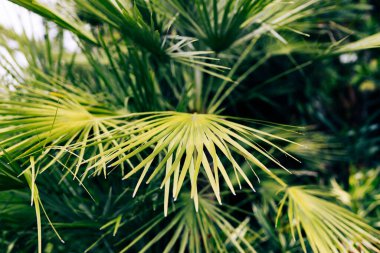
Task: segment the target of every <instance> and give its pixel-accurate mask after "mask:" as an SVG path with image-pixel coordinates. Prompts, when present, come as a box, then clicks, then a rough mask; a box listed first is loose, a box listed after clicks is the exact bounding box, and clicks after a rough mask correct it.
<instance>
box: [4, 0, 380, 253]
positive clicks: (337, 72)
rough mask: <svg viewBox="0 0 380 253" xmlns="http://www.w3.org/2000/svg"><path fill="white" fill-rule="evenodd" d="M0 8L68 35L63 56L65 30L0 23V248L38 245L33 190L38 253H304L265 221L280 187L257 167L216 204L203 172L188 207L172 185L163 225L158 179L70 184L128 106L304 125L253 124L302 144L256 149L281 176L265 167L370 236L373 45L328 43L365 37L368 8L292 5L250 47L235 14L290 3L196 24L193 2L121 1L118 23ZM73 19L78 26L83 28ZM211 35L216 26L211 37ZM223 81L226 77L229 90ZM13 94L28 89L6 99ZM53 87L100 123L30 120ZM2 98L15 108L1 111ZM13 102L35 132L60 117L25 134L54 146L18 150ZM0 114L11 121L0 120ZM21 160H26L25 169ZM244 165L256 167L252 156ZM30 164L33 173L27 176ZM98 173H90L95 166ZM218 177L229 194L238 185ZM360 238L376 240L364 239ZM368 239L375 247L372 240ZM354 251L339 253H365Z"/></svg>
mask: <svg viewBox="0 0 380 253" xmlns="http://www.w3.org/2000/svg"><path fill="white" fill-rule="evenodd" d="M12 2H15V3H17V4H19V5H21V6H24V7H26V8H28V9H30V10H32V11H33V12H36V13H38V14H40V15H42V16H44V17H47V18H48V19H50V20H53V21H54V22H55V23H57V24H58V25H59V26H61V27H63V28H65V29H68V30H70V31H71V32H73V33H74V34H76V35H78V38H79V39H78V46H79V49H78V50H77V52H69V51H67V50H65V47H64V41H65V36H67V34H66V33H64V30H62V29H61V28H58V27H57V26H56V25H55V24H53V22H48V21H46V22H45V23H44V25H45V27H46V36H45V38H44V39H42V40H38V39H33V38H28V37H27V36H26V35H25V34H21V35H20V34H16V33H13V32H12V31H11V30H9V29H7V28H4V27H1V28H0V29H1V30H0V31H1V32H0V43H1V46H2V47H3V48H5V49H6V51H7V52H8V53H9V55H10V57H9V56H7V57H5V54H3V57H2V62H1V64H2V67H3V68H5V69H6V70H7V71H6V72H7V74H6V75H4V76H2V77H1V79H0V80H1V82H2V86H1V91H2V95H1V105H0V113H1V116H2V118H1V122H0V127H1V130H0V131H1V132H0V134H1V136H2V137H1V138H0V148H1V150H2V157H1V158H0V166H1V167H0V168H1V169H0V252H7V253H11V252H36V251H37V249H38V244H37V241H38V240H39V239H38V237H39V236H38V233H37V230H38V223H36V212H37V208H36V202H35V204H34V206H31V205H30V202H31V189H35V187H38V199H40V201H39V203H40V204H39V205H38V204H37V206H40V209H41V210H40V211H39V213H40V216H41V220H42V221H41V222H42V225H41V228H42V235H43V236H42V238H43V239H42V246H41V247H42V251H43V252H45V253H50V252H73V253H74V252H126V251H128V252H139V251H141V252H145V251H147V252H255V251H256V252H303V246H302V241H301V240H299V238H295V239H293V236H292V233H291V230H292V229H291V227H293V226H294V224H293V221H288V219H290V218H289V217H287V215H285V214H284V215H280V220H279V221H276V216H277V215H278V212H279V211H281V210H279V209H281V208H280V203H281V200H282V199H283V196H284V193H283V192H282V190H281V187H280V186H278V184H276V183H274V182H273V181H272V180H270V179H268V178H266V177H265V175H264V174H265V173H263V172H257V174H258V177H259V178H260V179H261V181H260V184H258V183H257V184H256V177H255V176H253V177H251V179H252V181H254V182H255V188H256V191H257V192H256V193H253V192H252V191H251V190H248V188H244V187H243V189H239V190H236V196H235V195H232V194H231V193H230V192H229V191H227V189H228V188H227V187H224V188H223V187H222V189H221V193H220V194H221V196H222V199H223V205H219V204H218V203H217V200H216V198H215V196H214V195H213V194H211V192H212V190H211V189H210V188H211V187H210V185H209V181H207V177H206V176H204V177H202V178H199V179H198V188H199V205H200V207H199V210H198V212H196V211H195V209H194V206H193V201H192V200H191V199H190V187H187V188H186V189H187V190H184V191H183V192H182V193H181V194H180V196H179V198H178V199H177V201H176V202H175V203H174V202H173V201H170V203H169V204H168V205H169V210H170V211H169V214H168V216H167V217H164V215H163V209H164V206H165V203H164V198H163V197H162V195H163V194H162V192H163V190H160V189H159V186H160V184H161V182H153V181H152V183H150V184H147V185H145V184H144V187H141V188H140V189H139V192H138V194H137V195H136V196H135V197H134V198H132V193H133V191H134V188H135V185H136V183H137V182H138V180H139V177H131V178H130V179H129V180H128V181H122V180H121V176H124V175H125V173H124V169H125V168H124V167H123V169H122V172H119V171H118V170H115V171H114V169H112V170H111V172H112V173H107V177H106V178H104V177H102V176H100V177H89V178H87V177H86V180H84V181H83V182H82V179H83V178H84V177H83V178H82V177H80V176H79V174H78V177H77V176H76V173H77V171H76V170H75V168H77V167H76V164H77V163H78V164H79V163H80V162H81V161H82V160H84V161H90V165H97V164H98V162H96V161H94V162H93V164H91V157H92V156H93V155H95V154H99V153H100V154H102V152H103V149H104V150H107V148H113V147H119V146H118V143H116V142H119V141H121V142H122V141H123V139H122V138H121V139H116V138H114V139H107V138H108V137H107V138H105V139H106V140H105V141H104V142H99V141H98V140H97V139H96V138H102V137H103V136H104V135H106V136H107V134H110V133H112V131H113V130H118V129H119V128H120V121H119V118H116V119H112V120H110V119H109V117H111V116H115V115H116V116H119V115H124V114H126V113H130V112H147V111H164V110H173V111H174V110H176V111H180V112H191V113H192V112H198V113H221V114H223V115H231V116H236V117H242V118H250V119H252V118H253V119H260V120H265V121H268V122H277V123H281V124H286V125H295V126H304V127H305V131H302V134H299V133H295V132H292V131H284V130H283V129H281V128H273V127H269V126H267V125H266V124H265V123H264V126H263V128H261V130H262V131H264V132H266V133H270V134H273V135H275V136H280V137H282V138H286V139H290V140H294V141H295V142H297V143H300V144H302V146H299V145H295V144H293V143H287V144H286V145H285V146H282V148H283V149H284V150H285V151H286V152H288V153H289V154H291V155H294V156H296V157H297V158H298V159H299V160H301V163H298V162H297V161H293V160H290V159H288V158H287V155H284V154H283V153H281V152H279V151H278V150H276V149H275V148H274V147H272V148H270V149H269V151H268V152H269V154H270V155H273V156H275V157H276V159H278V160H279V161H280V162H281V164H283V165H284V166H285V167H286V168H287V169H289V170H290V171H291V172H292V174H288V173H287V172H286V171H284V170H280V169H276V168H272V167H275V166H273V165H271V164H270V163H265V164H266V166H268V167H269V168H271V170H272V171H273V172H274V173H275V174H276V175H278V176H279V177H280V178H282V179H283V180H284V181H286V182H287V183H288V184H289V185H317V186H319V188H320V189H324V190H326V189H330V190H329V191H328V192H329V193H326V195H325V196H322V197H323V198H324V199H328V200H329V201H330V202H331V203H335V204H337V205H339V206H341V207H344V208H345V209H348V210H350V211H352V212H353V213H355V214H356V215H357V216H355V217H361V218H363V219H365V220H366V222H367V223H368V224H369V225H370V226H372V227H373V228H374V229H380V222H379V220H380V187H379V185H380V159H379V157H380V51H379V50H378V49H373V50H363V51H355V50H353V51H350V50H346V51H345V50H343V51H339V50H340V49H339V48H340V46H341V45H344V44H347V43H349V42H353V41H356V40H359V39H361V38H364V37H366V36H369V35H372V34H376V33H378V32H379V31H380V29H379V28H380V15H379V13H380V3H379V1H376V0H373V1H367V0H360V1H359V0H358V1H354V0H341V1H334V3H332V2H331V1H295V2H297V4H298V3H299V6H302V5H303V4H309V3H310V2H313V3H311V4H315V3H314V2H318V3H316V5H315V6H314V7H312V8H306V7H305V11H304V12H302V11H300V12H299V13H296V14H297V15H300V17H299V19H297V18H295V20H292V19H291V18H289V20H288V21H286V22H289V26H288V23H286V22H285V21H284V23H281V25H279V26H278V27H277V26H275V25H273V28H268V30H266V33H267V34H266V36H262V37H260V39H259V40H257V41H255V39H252V37H250V36H251V35H252V33H254V32H256V33H257V34H259V33H260V32H262V31H261V30H260V26H259V25H258V24H256V23H254V24H250V25H246V22H247V20H249V15H251V16H253V17H256V15H262V16H264V17H263V19H265V15H266V13H269V14H267V15H268V17H267V19H268V20H271V22H274V21H276V20H277V19H276V17H277V18H278V17H279V16H281V15H282V14H281V13H282V12H281V11H283V12H284V13H291V12H292V10H294V9H297V8H294V6H291V5H290V6H288V5H285V7H282V8H283V9H282V8H280V10H276V11H278V13H279V14H278V13H277V14H276V15H278V16H276V15H273V16H270V15H271V13H270V11H273V9H270V11H268V10H267V9H268V8H269V7H268V6H269V5H270V2H271V1H265V0H261V1H252V4H249V3H248V2H249V1H242V3H246V5H245V7H244V8H245V9H244V8H242V9H239V10H238V13H237V14H235V16H234V17H233V19H232V18H231V20H230V22H229V23H228V25H226V23H223V22H220V23H218V22H217V21H215V23H214V20H212V18H211V17H212V15H211V14H210V16H208V15H205V14H204V13H202V9H201V8H200V9H197V8H196V6H198V7H199V5H197V4H199V3H202V2H204V1H191V4H190V2H189V3H187V1H181V0H170V1H163V2H160V1H135V3H136V6H137V7H131V8H130V9H128V11H129V12H128V13H127V12H119V11H118V10H117V8H115V7H112V6H113V5H112V4H109V3H110V2H112V1H96V0H89V1H80V0H76V1H68V3H69V4H71V5H69V6H71V8H68V7H67V5H64V4H63V3H61V4H58V5H57V6H53V7H52V9H56V10H58V12H56V13H59V14H62V16H57V15H56V14H52V13H53V12H49V11H47V10H46V9H44V5H43V4H41V5H38V4H33V3H31V2H30V1H27V0H14V1H12ZM206 2H210V3H211V2H213V1H206ZM73 3H75V4H73ZM247 3H248V4H247ZM254 3H255V4H254ZM211 6H212V4H211ZM151 8H153V9H154V12H151ZM230 8H231V10H229V9H228V8H226V9H224V10H219V9H216V12H218V13H219V15H224V13H228V12H229V11H232V7H230ZM70 11H73V12H75V13H77V17H75V18H73V17H74V16H75V15H68V18H66V16H65V15H66V14H67V13H70ZM213 11H215V10H213ZM235 11H236V10H235ZM211 13H212V12H211ZM213 15H214V14H213ZM226 15H227V14H226ZM262 16H259V17H262ZM290 16H291V15H290ZM63 17H65V18H63ZM297 17H298V16H297ZM70 19H73V20H74V21H75V22H74V21H73V20H70ZM268 23H270V22H268ZM83 24H87V26H85V27H87V28H88V29H82V26H83ZM213 27H219V30H218V31H219V32H215V31H214V30H213V29H212V28H213ZM272 29H273V30H272ZM216 30H217V29H216ZM252 31H253V32H252ZM305 34H308V35H307V36H306V35H305ZM164 35H168V36H164ZM176 35H180V37H175V36H176ZM193 38H196V39H197V40H198V41H195V40H193ZM253 38H255V37H253ZM283 40H285V42H284V41H283ZM10 41H12V42H16V43H10ZM251 41H255V43H253V44H252V43H251ZM17 54H21V55H23V57H25V59H26V61H27V66H20V65H17V62H18V60H17V59H18V58H17V57H16V56H17ZM243 56H244V57H243ZM216 58H218V59H220V60H218V61H216V60H215V59H216ZM236 62H238V63H239V64H236ZM223 66H227V67H229V68H232V70H233V71H230V70H226V69H224V68H223ZM131 73H132V74H131ZM242 77H244V78H242ZM230 79H232V80H235V81H236V80H238V82H239V83H238V85H237V83H234V82H230V81H229V80H230ZM66 83H70V84H73V86H75V88H72V87H71V86H69V85H66ZM200 83H202V85H200ZM17 85H21V87H23V89H24V91H25V90H28V91H29V90H30V92H29V93H28V92H26V93H25V92H23V91H21V92H14V90H18V86H17ZM47 85H48V86H49V88H46V87H47ZM62 87H63V88H62ZM194 87H195V88H194ZM199 87H200V88H199ZM220 87H225V88H224V89H221V88H220ZM229 87H233V89H229ZM44 91H49V92H53V93H54V92H56V93H57V95H56V96H57V97H55V98H50V97H48V98H44V95H43V93H44ZM65 92H66V93H68V94H71V95H70V96H71V97H70V98H68V99H67V101H66V102H67V105H65V106H71V105H75V106H76V107H74V108H75V112H76V113H78V112H79V111H81V110H84V111H86V112H90V113H91V115H95V116H96V117H97V119H98V120H99V122H100V123H99V124H98V123H94V124H93V125H91V126H86V127H83V128H81V126H77V125H75V127H78V129H76V128H75V129H74V130H73V132H69V130H67V129H69V128H70V127H71V126H72V125H70V124H73V123H72V122H71V121H69V122H68V124H65V123H67V122H65V120H66V118H64V116H65V115H54V112H53V113H52V112H51V111H52V110H51V108H50V109H49V111H47V112H46V113H50V114H49V117H51V118H45V116H46V115H45V114H44V113H45V112H44V110H45V109H46V108H42V107H41V108H39V107H38V106H36V107H34V105H35V104H37V105H38V103H45V104H46V105H50V104H52V106H60V105H54V103H57V104H61V101H59V99H62V100H64V99H63V98H62V97H60V94H66V93H65ZM31 94H32V95H31ZM49 94H51V93H49ZM89 94H91V95H89ZM215 94H216V95H215ZM224 94H225V96H224ZM214 95H215V96H214ZM53 96H54V94H53ZM57 98H58V99H57ZM34 99H36V100H34ZM9 101H22V102H25V104H19V105H18V106H19V107H14V108H16V109H14V111H11V110H10V109H9V107H7V103H8V104H9V103H10V102H9ZM41 101H42V102H41ZM57 101H58V102H57ZM62 103H63V102H62ZM62 107H63V105H62ZM24 108H29V109H30V110H32V109H33V110H35V111H32V114H30V115H29V116H33V117H36V118H38V117H40V118H41V121H40V123H38V124H41V126H44V127H45V126H50V125H49V124H51V120H52V119H54V121H55V120H56V119H57V120H60V122H61V121H62V126H63V129H61V130H60V129H53V130H52V129H49V127H47V128H37V130H36V131H41V132H39V133H38V134H40V135H41V136H43V135H44V134H46V133H49V134H48V135H50V134H51V133H52V132H54V131H56V132H54V134H57V136H59V134H61V133H62V136H65V137H63V138H62V139H60V138H58V137H57V140H54V139H53V140H49V141H51V142H52V146H58V145H61V146H63V148H62V149H54V148H46V147H45V146H46V145H45V144H46V142H45V143H43V142H40V140H38V141H36V140H35V139H33V140H32V137H31V138H30V139H28V140H29V141H28V142H22V141H23V139H20V138H18V135H17V132H9V131H11V130H9V129H13V128H12V127H13V125H14V124H17V126H19V128H18V131H22V130H23V128H22V127H23V126H25V125H24V124H26V123H25V122H21V121H20V122H18V123H15V122H16V121H13V122H10V120H20V119H19V118H17V117H18V116H17V115H23V114H22V113H24V112H22V111H23V110H24ZM53 108H54V107H53ZM46 110H48V109H46ZM53 111H54V110H53ZM25 113H29V112H28V111H27V110H25ZM15 115H16V116H17V117H16V116H15ZM78 115H79V114H78ZM11 116H12V117H16V118H7V117H11ZM60 116H62V117H63V118H62V119H61V118H60ZM76 117H82V114H80V115H79V116H76ZM75 120H76V119H75ZM49 122H50V123H49ZM75 122H77V121H75ZM97 122H98V121H97ZM28 124H34V123H33V122H32V123H28ZM43 124H46V125H43ZM33 126H35V125H30V127H33ZM37 126H39V125H37ZM75 130H76V131H77V132H75V133H74V131H75ZM12 131H13V130H12ZM61 131H62V132H61ZM70 131H71V130H70ZM86 133H87V137H86ZM89 133H91V136H90V137H89ZM31 134H33V132H31ZM14 136H16V137H17V138H13V137H14ZM27 137H28V136H27V135H26V137H25V138H27ZM28 138H29V137H28ZM91 138H93V139H95V142H94V143H92V144H91V145H89V146H88V147H86V148H84V147H83V148H81V149H79V150H80V152H79V153H76V154H77V155H75V152H74V151H73V150H72V149H74V148H75V147H74V146H73V145H75V140H76V139H79V141H77V143H79V144H80V143H82V142H83V143H84V145H85V144H87V139H88V141H89V142H88V143H90V140H91ZM59 141H61V142H59ZM274 141H275V140H274ZM18 142H22V145H17V143H18ZM62 142H63V143H62ZM24 143H25V145H24ZM99 143H100V144H99ZM28 145H29V146H28ZM76 148H78V147H76ZM61 150H65V151H67V152H61ZM82 150H83V151H82ZM9 151H11V152H9ZM82 152H83V155H80V154H81V153H82ZM144 152H145V151H144ZM78 154H79V155H78ZM143 154H144V153H143ZM30 156H33V157H34V158H35V159H36V163H39V165H34V162H33V160H30V159H29V158H30ZM34 158H33V159H34ZM159 158H160V159H162V158H163V155H161V156H160V157H159ZM258 158H259V159H260V160H265V159H266V157H265V156H264V155H258ZM133 159H135V160H133ZM142 159H143V158H142V157H139V156H137V157H132V158H131V162H132V163H135V164H137V163H136V162H137V161H141V160H142ZM30 161H32V162H30ZM51 161H54V162H53V163H51ZM239 162H240V163H241V164H242V165H241V167H242V169H243V171H245V172H249V171H250V170H251V168H250V165H249V163H248V162H245V161H244V159H240V160H239ZM90 165H89V166H90ZM35 166H36V168H37V172H33V173H36V174H37V175H38V177H34V179H33V176H32V182H34V181H35V185H34V183H32V184H30V179H28V176H27V174H25V176H20V173H21V172H25V171H26V170H28V169H31V171H33V169H34V167H35ZM47 168H49V170H47ZM126 168H127V165H126ZM128 168H129V167H128ZM40 169H41V170H44V171H45V172H44V173H40V174H39V172H38V171H39V170H40ZM75 171H76V172H75ZM73 172H75V173H73ZM82 172H83V171H80V173H82ZM86 173H87V170H86V172H85V173H84V174H85V175H86ZM97 174H102V173H101V170H99V173H97ZM73 175H74V176H73ZM28 180H29V181H28ZM231 180H232V181H233V182H232V183H233V185H235V186H236V185H237V184H238V182H237V181H236V180H233V179H231ZM82 183H83V184H82ZM237 188H238V187H236V189H237ZM36 191H37V190H34V193H36ZM32 192H33V190H32ZM311 192H312V191H311ZM326 192H327V190H326ZM312 193H313V194H316V195H317V196H319V195H318V194H320V193H318V194H317V193H315V192H312ZM311 195H312V194H311ZM305 196H309V195H305ZM312 196H314V195H312ZM310 199H312V198H311V197H310ZM34 201H36V198H34ZM37 203H38V200H37ZM45 211H46V215H45ZM37 216H38V214H37ZM47 217H49V218H50V220H51V223H50V222H49V220H48V218H47ZM276 224H277V226H276ZM346 225H347V224H346ZM53 227H54V228H55V229H56V230H57V231H58V234H59V236H60V237H62V240H64V241H65V243H62V241H61V240H60V238H59V236H57V234H56V232H55V231H54V229H53ZM343 230H344V229H343ZM348 231H350V230H348ZM352 231H353V230H352ZM352 233H354V232H352ZM374 234H375V235H374V236H375V237H377V239H379V237H378V236H379V234H378V232H374ZM301 236H302V237H304V238H305V239H306V248H307V249H308V250H309V251H310V250H315V249H314V248H312V245H311V244H312V243H308V242H307V240H308V239H309V237H308V234H307V231H306V234H305V232H303V233H302V235H301ZM374 241H375V243H374V245H377V249H379V242H378V241H377V242H376V240H374ZM376 243H377V244H376ZM361 250H363V251H361ZM364 250H365V249H364V248H362V249H360V248H359V249H357V250H356V251H355V250H353V251H352V252H367V251H364ZM372 250H373V252H376V251H375V249H372ZM316 252H317V251H316ZM320 252H322V251H320ZM332 252H333V251H332ZM336 252H344V251H336ZM347 252H351V251H347ZM368 252H372V251H371V249H369V251H368Z"/></svg>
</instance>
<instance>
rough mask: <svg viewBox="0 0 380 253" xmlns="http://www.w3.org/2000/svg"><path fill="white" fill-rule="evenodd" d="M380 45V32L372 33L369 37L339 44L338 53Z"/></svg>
mask: <svg viewBox="0 0 380 253" xmlns="http://www.w3.org/2000/svg"><path fill="white" fill-rule="evenodd" d="M379 47H380V33H376V34H373V35H370V36H368V37H365V38H362V39H360V40H358V41H354V42H351V43H348V44H345V45H342V46H339V47H338V49H337V50H336V52H337V53H346V52H354V51H360V50H365V49H373V48H379Z"/></svg>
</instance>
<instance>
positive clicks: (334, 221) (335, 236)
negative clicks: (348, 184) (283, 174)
mask: <svg viewBox="0 0 380 253" xmlns="http://www.w3.org/2000/svg"><path fill="white" fill-rule="evenodd" d="M325 196H329V194H328V193H326V192H323V191H321V190H317V189H311V188H306V187H302V186H294V187H289V188H288V189H287V190H286V193H285V196H284V198H283V200H282V202H281V206H280V208H279V214H280V213H281V210H282V207H283V205H284V204H285V202H286V200H288V218H289V222H290V225H291V232H292V235H293V238H295V231H294V227H295V229H296V230H297V233H298V236H299V238H300V241H301V245H302V248H303V250H304V251H305V252H307V248H306V245H305V242H304V241H303V235H302V230H303V231H304V232H305V235H306V238H307V241H308V242H309V245H310V247H311V249H312V250H313V252H316V253H318V252H320V253H329V252H332V253H338V252H342V253H344V252H355V253H360V252H380V239H379V237H380V232H379V231H377V230H375V229H373V228H372V227H371V226H369V225H367V224H366V223H365V222H364V221H363V220H362V219H361V218H360V217H359V216H357V215H355V214H354V213H352V212H350V211H348V210H346V209H344V208H343V207H340V206H338V205H336V204H333V203H331V202H329V201H327V200H324V199H322V198H321V197H325ZM330 196H331V194H330Z"/></svg>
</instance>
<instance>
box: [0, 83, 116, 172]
mask: <svg viewBox="0 0 380 253" xmlns="http://www.w3.org/2000/svg"><path fill="white" fill-rule="evenodd" d="M29 84H32V86H29V85H17V86H16V90H15V91H11V92H9V95H7V94H3V95H2V97H1V101H0V133H1V135H2V139H1V140H0V146H1V147H2V148H4V152H6V153H8V154H11V155H12V156H13V157H12V158H13V159H19V158H22V157H26V156H29V155H34V156H36V157H37V159H36V162H39V161H41V160H43V159H44V158H45V157H46V156H47V154H48V153H51V152H54V151H56V152H55V153H54V158H53V159H51V160H50V161H49V162H47V163H46V164H45V165H44V167H43V168H41V170H40V172H43V171H44V170H46V169H47V168H48V167H50V166H51V165H53V164H54V163H56V162H57V161H58V160H59V159H61V158H62V157H63V156H64V155H65V154H66V153H67V151H70V150H69V149H68V147H69V146H70V145H71V144H73V143H79V145H80V146H81V148H80V149H79V152H78V154H74V153H72V152H69V153H70V154H72V155H74V157H75V158H76V159H77V160H78V162H79V163H80V162H81V161H82V160H83V158H84V157H85V149H86V148H85V147H86V144H87V140H88V139H90V138H96V139H98V138H102V137H100V136H101V135H102V136H104V137H105V136H107V135H108V133H109V129H110V128H115V127H117V124H118V122H117V121H116V120H115V119H112V116H115V115H116V113H115V112H113V111H111V110H109V109H108V108H105V107H104V106H102V105H100V104H99V103H98V102H97V101H96V97H95V96H92V95H90V94H88V93H87V92H85V91H84V90H82V89H79V88H76V87H73V86H71V85H67V84H64V83H61V82H60V81H58V80H55V81H54V84H48V83H44V82H41V81H32V82H29ZM103 134H104V135H103ZM113 144H116V141H115V140H112V141H109V142H106V143H101V144H99V145H97V146H96V147H95V149H92V150H91V151H90V149H88V150H87V151H88V152H86V154H87V155H89V154H90V153H91V152H100V153H102V152H103V151H104V150H105V149H107V147H108V146H110V145H113ZM4 152H0V155H3V154H4ZM79 163H78V164H79ZM70 166H73V165H70ZM78 170H79V165H77V166H76V169H75V174H76V173H77V172H78Z"/></svg>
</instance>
